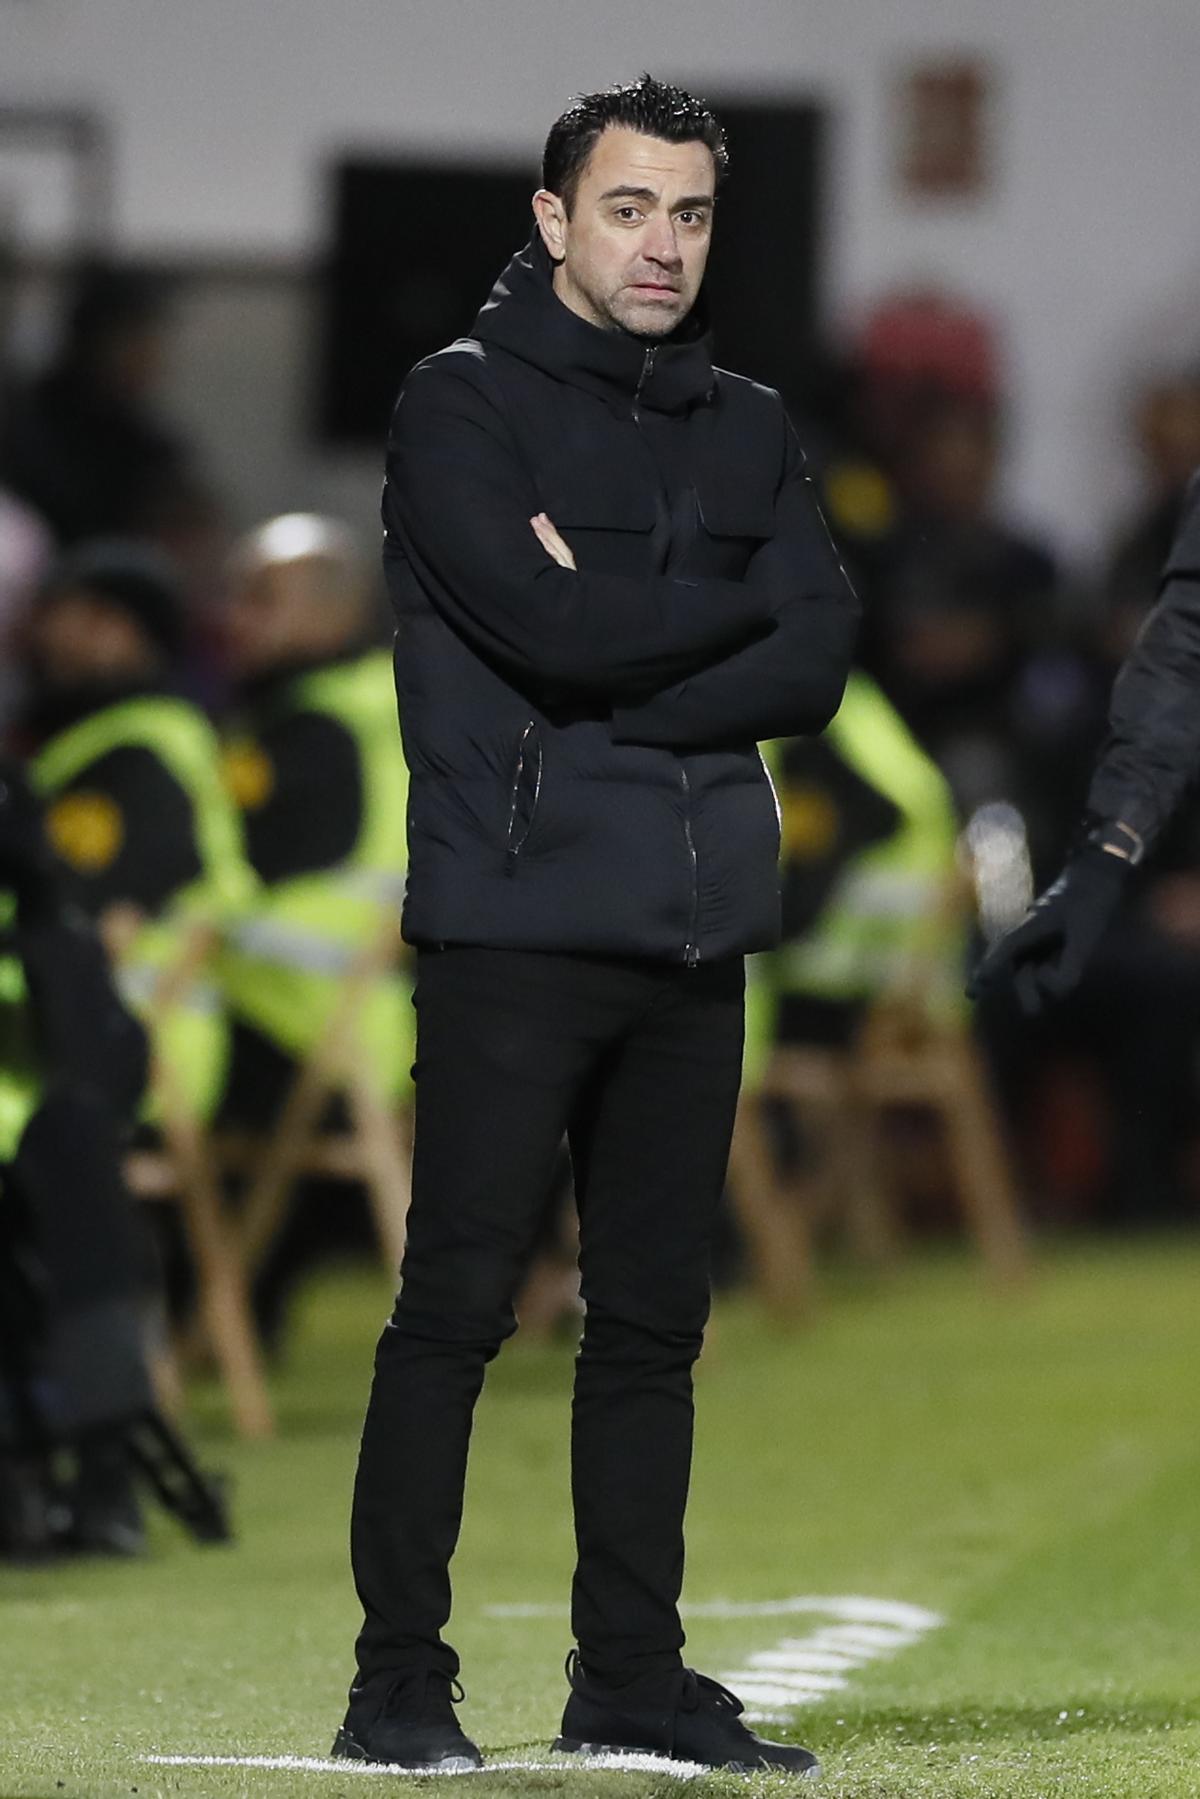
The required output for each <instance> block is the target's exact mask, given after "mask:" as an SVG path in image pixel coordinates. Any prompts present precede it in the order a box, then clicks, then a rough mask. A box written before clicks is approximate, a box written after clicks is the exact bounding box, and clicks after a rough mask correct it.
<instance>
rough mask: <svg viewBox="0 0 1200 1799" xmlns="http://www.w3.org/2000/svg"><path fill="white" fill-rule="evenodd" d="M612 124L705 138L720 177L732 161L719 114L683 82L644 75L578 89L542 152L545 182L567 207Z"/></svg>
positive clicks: (671, 138) (687, 139) (673, 140)
mask: <svg viewBox="0 0 1200 1799" xmlns="http://www.w3.org/2000/svg"><path fill="white" fill-rule="evenodd" d="M609 125H623V126H625V128H626V129H627V130H629V131H641V132H644V133H645V135H646V136H647V137H658V138H662V139H663V140H664V142H666V143H668V144H690V143H693V142H696V141H698V142H700V143H702V144H706V145H707V146H708V148H709V149H710V150H711V151H712V157H713V161H714V162H715V164H716V165H717V180H718V181H720V179H721V177H722V175H724V173H725V171H726V169H727V168H728V166H729V151H728V149H727V147H726V144H725V133H724V131H723V130H722V128H721V126H720V124H719V122H718V120H717V118H716V115H715V114H714V113H713V112H712V111H711V110H710V108H709V107H708V106H706V105H705V103H704V101H703V100H698V99H697V98H696V96H695V95H694V94H689V93H688V92H687V91H686V90H685V89H684V88H681V87H672V86H671V85H670V83H669V82H666V81H655V79H654V77H653V75H643V76H642V77H641V79H640V80H639V81H630V82H626V83H625V85H624V86H621V87H608V88H604V89H603V90H602V91H601V92H600V93H598V94H577V95H576V96H575V98H574V100H572V102H571V104H570V106H568V108H567V110H566V112H564V113H563V114H562V116H561V117H560V118H557V119H555V121H554V123H553V125H551V127H550V134H549V136H548V137H547V139H546V148H545V150H544V151H543V152H542V186H543V187H544V188H547V189H548V190H549V192H550V193H552V194H558V195H559V196H560V197H561V199H562V201H563V203H564V205H565V206H566V209H567V211H568V212H570V210H571V208H572V206H573V205H574V204H575V193H576V189H577V188H578V186H579V178H580V176H581V175H582V174H583V171H584V169H585V168H586V167H587V163H588V158H589V157H590V156H591V154H592V151H593V150H594V148H595V146H596V139H597V138H598V137H599V136H600V134H601V132H602V131H604V130H606V129H607V127H608V126H609Z"/></svg>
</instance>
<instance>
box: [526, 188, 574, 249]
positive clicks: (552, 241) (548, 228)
mask: <svg viewBox="0 0 1200 1799" xmlns="http://www.w3.org/2000/svg"><path fill="white" fill-rule="evenodd" d="M533 216H534V218H535V219H536V220H537V227H538V230H539V231H540V232H541V234H542V242H543V243H544V244H545V246H546V254H547V255H548V256H549V257H550V259H551V261H552V262H561V261H562V260H563V257H564V256H565V255H566V253H567V209H566V207H565V206H564V205H563V203H562V200H561V199H560V198H559V196H558V195H557V194H552V193H550V191H549V190H548V189H547V188H544V187H539V189H538V191H537V193H536V194H535V195H534V196H533Z"/></svg>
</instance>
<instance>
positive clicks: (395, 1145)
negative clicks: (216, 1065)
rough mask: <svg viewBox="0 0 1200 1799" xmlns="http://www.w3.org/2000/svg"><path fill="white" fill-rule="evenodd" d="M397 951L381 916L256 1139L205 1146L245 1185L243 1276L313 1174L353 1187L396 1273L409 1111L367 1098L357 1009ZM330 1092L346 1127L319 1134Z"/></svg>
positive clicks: (407, 1187) (405, 1203)
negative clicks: (361, 1192) (363, 1198)
mask: <svg viewBox="0 0 1200 1799" xmlns="http://www.w3.org/2000/svg"><path fill="white" fill-rule="evenodd" d="M399 954H400V931H399V925H398V923H397V921H396V920H395V919H394V918H392V917H388V918H387V919H386V920H385V921H384V923H383V924H382V926H381V927H380V930H379V931H378V933H377V935H376V937H375V938H374V940H373V941H372V942H370V943H369V944H367V945H365V946H364V948H363V949H362V950H361V951H360V953H359V954H358V955H357V956H356V958H355V959H354V961H353V963H352V965H351V967H350V968H349V970H348V971H347V974H346V977H345V979H344V980H343V982H342V986H341V992H340V994H339V997H338V1002H337V1005H336V1006H335V1008H334V1010H333V1013H332V1015H331V1017H330V1019H329V1022H328V1024H327V1026H326V1028H325V1031H324V1032H323V1034H322V1036H321V1038H320V1039H319V1041H318V1042H317V1043H316V1045H315V1046H314V1048H313V1051H312V1053H311V1055H310V1056H309V1058H308V1060H307V1061H306V1062H305V1063H304V1064H303V1065H302V1067H301V1068H300V1070H299V1072H298V1073H297V1075H296V1079H295V1081H294V1083H293V1085H292V1088H291V1091H290V1093H289V1094H288V1097H287V1100H286V1101H285V1103H284V1105H283V1108H282V1110H281V1112H280V1115H279V1117H278V1119H277V1120H276V1122H275V1124H274V1125H273V1126H272V1127H271V1128H270V1129H269V1130H268V1131H266V1132H265V1133H263V1134H261V1135H259V1134H256V1133H249V1132H220V1133H216V1134H215V1135H214V1137H213V1139H212V1151H213V1156H214V1160H215V1162H216V1164H217V1166H218V1167H219V1168H220V1169H221V1170H222V1171H223V1172H226V1173H230V1174H237V1175H241V1176H243V1177H245V1180H246V1187H245V1191H244V1194H243V1198H242V1203H241V1206H240V1208H239V1214H238V1219H239V1221H238V1225H237V1240H238V1247H239V1252H240V1255H241V1259H242V1262H243V1265H244V1266H245V1268H246V1270H247V1273H248V1275H249V1276H250V1277H251V1278H253V1276H254V1275H255V1274H256V1273H257V1272H258V1270H259V1269H260V1268H261V1267H262V1265H263V1262H264V1260H265V1258H266V1255H267V1252H268V1251H269V1249H270V1248H271V1245H272V1244H273V1243H274V1241H275V1239H276V1237H277V1236H278V1234H279V1231H280V1229H281V1228H282V1225H283V1223H284V1220H285V1218H286V1216H287V1210H288V1205H289V1202H290V1199H291V1196H292V1194H293V1191H294V1189H295V1186H296V1183H297V1181H300V1180H303V1179H304V1178H305V1177H308V1176H319V1175H324V1176H327V1177H330V1178H332V1179H337V1180H346V1181H361V1182H362V1183H363V1185H364V1186H365V1188H366V1191H367V1195H368V1199H369V1202H370V1206H371V1211H372V1215H373V1218H374V1223H375V1229H376V1233H377V1235H378V1238H379V1244H380V1249H381V1251H382V1253H383V1257H384V1260H385V1261H386V1263H387V1265H388V1267H389V1268H390V1269H391V1270H392V1272H393V1273H396V1272H398V1270H399V1267H400V1261H401V1258H402V1256H403V1254H404V1236H405V1225H406V1221H407V1217H408V1207H409V1201H410V1198H411V1175H410V1168H411V1157H412V1139H411V1121H410V1114H409V1111H408V1108H401V1109H400V1110H398V1111H397V1110H395V1109H393V1108H392V1107H391V1106H389V1104H388V1103H387V1101H386V1100H385V1099H384V1098H382V1097H381V1095H380V1094H379V1093H378V1092H377V1091H376V1089H375V1087H374V1086H373V1085H372V1083H371V1081H370V1080H369V1078H368V1077H367V1074H366V1072H365V1067H364V1062H365V1058H364V1056H363V1054H362V1053H361V1049H360V1043H359V1036H358V1026H359V1020H360V1017H361V1012H362V1008H363V1005H364V1003H365V1002H366V1000H367V999H368V998H369V996H370V994H371V993H372V992H373V991H374V989H375V988H376V986H377V984H378V982H379V981H381V980H383V979H386V978H387V977H388V976H389V975H390V974H391V973H392V972H393V971H394V969H395V966H396V963H397V960H398V957H399ZM338 1094H341V1095H343V1096H344V1098H345V1101H346V1104H347V1109H348V1112H349V1128H348V1129H346V1130H342V1131H338V1132H328V1131H323V1130H322V1128H321V1127H322V1121H323V1118H324V1115H325V1113H326V1111H327V1108H328V1103H329V1101H330V1099H331V1098H333V1097H334V1096H335V1095H338Z"/></svg>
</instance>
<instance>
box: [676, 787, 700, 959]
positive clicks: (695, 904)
mask: <svg viewBox="0 0 1200 1799" xmlns="http://www.w3.org/2000/svg"><path fill="white" fill-rule="evenodd" d="M679 779H680V780H681V781H682V783H683V835H684V838H685V839H686V841H687V849H688V858H689V860H690V863H691V876H692V907H691V912H690V913H689V915H688V940H687V943H686V944H685V945H684V951H683V959H684V961H685V962H686V963H687V965H688V967H689V968H695V966H696V964H697V962H698V961H699V960H700V948H699V945H698V944H697V942H696V922H697V919H698V917H699V914H700V860H699V857H698V856H697V855H696V840H695V838H694V837H693V836H692V783H691V782H690V781H689V780H688V771H687V769H686V768H685V767H684V766H683V763H682V762H681V763H680V764H679Z"/></svg>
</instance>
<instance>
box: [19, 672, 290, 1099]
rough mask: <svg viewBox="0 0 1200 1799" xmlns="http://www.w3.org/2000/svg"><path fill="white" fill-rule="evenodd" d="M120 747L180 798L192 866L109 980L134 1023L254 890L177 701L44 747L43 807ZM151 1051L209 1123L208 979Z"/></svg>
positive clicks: (212, 990)
mask: <svg viewBox="0 0 1200 1799" xmlns="http://www.w3.org/2000/svg"><path fill="white" fill-rule="evenodd" d="M130 747H138V748H142V749H146V750H148V751H150V753H151V754H152V755H154V756H156V757H157V758H158V759H159V761H160V762H161V763H162V764H163V766H164V767H165V768H166V769H167V770H168V772H169V773H170V774H171V775H172V776H173V778H174V779H175V780H176V781H177V782H178V783H179V785H180V787H182V789H183V791H184V793H185V794H186V795H187V798H188V800H189V802H190V804H191V808H192V819H193V827H194V830H195V834H196V847H197V853H198V859H199V862H200V872H199V874H198V875H197V876H196V877H195V879H194V880H192V881H190V882H189V883H188V884H187V885H186V886H185V887H183V888H181V889H180V890H179V891H178V892H177V893H175V894H173V895H172V897H171V899H170V901H169V902H168V904H167V906H166V908H165V909H164V910H163V912H162V913H160V914H159V916H158V917H157V918H153V919H149V920H147V922H146V923H145V925H144V926H143V927H142V929H141V930H140V931H139V933H138V936H137V939H136V941H135V943H134V945H133V949H132V952H131V954H130V955H129V956H128V957H127V958H126V960H125V962H124V963H123V965H122V967H121V969H120V970H119V971H118V989H119V991H120V993H121V997H122V998H123V999H124V1000H125V1001H126V1003H127V1004H128V1005H129V1007H130V1008H131V1010H133V1011H135V1012H138V1013H140V1014H144V1013H145V1011H146V1009H147V1007H148V1005H149V1002H150V999H151V997H152V996H153V993H154V989H155V985H156V983H157V981H158V978H159V976H160V974H161V972H162V970H163V969H164V968H167V967H169V966H170V965H171V963H172V962H173V961H174V960H175V959H176V957H177V956H179V955H180V953H181V952H182V949H183V946H184V943H185V942H186V938H187V933H188V931H189V929H190V927H191V926H193V925H194V924H195V925H212V926H213V927H215V928H217V929H221V928H223V926H224V924H225V921H226V920H228V919H229V918H231V917H233V916H234V915H236V914H239V913H241V912H243V911H245V909H246V908H247V906H248V905H249V904H250V902H251V896H252V894H253V892H254V887H255V881H254V876H253V873H252V871H251V869H250V866H249V863H248V862H247V861H246V858H245V854H244V851H243V847H242V834H241V821H240V820H239V818H238V816H237V812H236V810H235V808H234V806H233V805H232V803H231V802H230V799H229V795H228V794H227V792H226V790H225V786H224V783H223V781H222V779H221V772H220V746H219V743H218V740H217V736H216V733H215V732H214V731H213V729H212V726H211V725H210V724H209V722H208V720H207V719H206V718H205V716H204V714H203V713H202V712H201V711H200V710H199V709H198V707H196V706H193V705H191V704H189V703H188V702H187V701H186V700H178V699H172V698H170V697H167V696H163V695H156V694H153V695H146V696H144V697H141V698H137V699H131V700H121V701H119V702H118V703H117V704H116V705H113V706H106V707H104V708H103V709H102V710H101V711H99V712H94V713H92V714H91V716H90V717H88V718H84V719H81V720H80V721H79V722H78V723H77V724H74V725H71V726H69V727H68V728H67V729H66V730H65V731H62V732H60V734H59V735H58V736H57V737H54V738H52V739H51V741H50V742H49V743H47V744H46V745H45V746H44V748H43V749H42V750H41V751H40V753H39V754H38V756H37V757H36V759H35V761H34V763H33V767H32V774H33V778H34V782H35V784H36V786H37V788H38V791H39V792H40V793H41V794H42V796H43V797H44V798H46V799H52V798H53V797H54V796H56V795H57V794H59V793H61V792H62V791H63V789H64V788H67V787H69V786H70V785H72V783H74V782H76V781H78V780H79V778H80V777H81V776H83V775H86V772H87V770H88V769H89V768H91V767H92V766H94V764H95V763H97V762H98V761H99V760H100V759H101V758H102V757H103V756H106V755H109V754H110V753H111V752H112V751H113V750H116V749H126V748H130ZM155 1047H156V1049H157V1050H158V1051H159V1052H160V1053H161V1054H162V1056H163V1057H164V1059H165V1060H166V1061H167V1062H168V1063H169V1065H170V1067H171V1070H172V1072H173V1074H174V1076H175V1079H176V1081H177V1082H178V1084H179V1086H180V1088H181V1091H182V1093H183V1096H184V1097H185V1099H186V1100H187V1102H188V1103H189V1105H190V1106H191V1107H192V1108H193V1109H194V1110H195V1112H196V1113H197V1114H198V1115H199V1116H201V1117H204V1118H207V1117H209V1116H211V1114H212V1112H213V1110H214V1109H215V1107H216V1105H217V1102H218V1101H219V1099H220V1096H221V1093H222V1092H223V1090H224V1084H225V1073H226V1068H227V1066H228V1049H229V1043H228V1029H227V1026H226V1021H225V1019H224V1016H223V1013H222V1007H221V998H220V992H219V989H218V988H217V987H216V986H215V985H214V984H213V982H212V981H211V980H209V979H207V978H201V979H199V980H197V981H196V982H194V983H193V985H192V987H191V988H190V990H189V991H188V992H187V993H186V994H185V995H183V996H181V999H180V1003H179V1004H178V1005H176V1006H174V1007H173V1008H172V1009H171V1011H170V1012H169V1013H168V1015H167V1016H166V1018H165V1019H164V1021H163V1025H162V1030H161V1034H160V1036H159V1039H158V1041H157V1042H156V1044H155Z"/></svg>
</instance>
